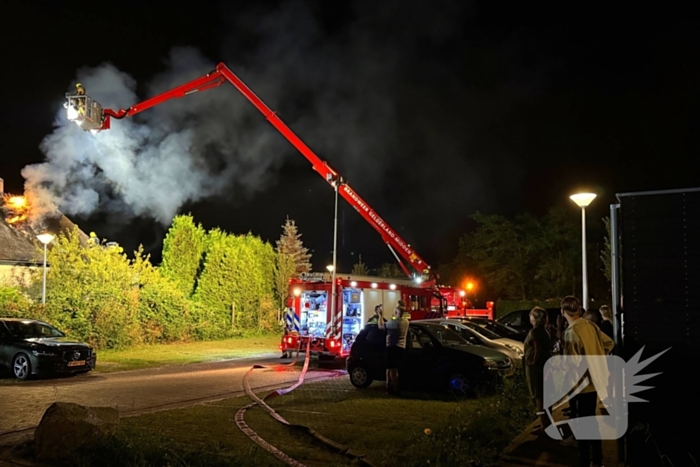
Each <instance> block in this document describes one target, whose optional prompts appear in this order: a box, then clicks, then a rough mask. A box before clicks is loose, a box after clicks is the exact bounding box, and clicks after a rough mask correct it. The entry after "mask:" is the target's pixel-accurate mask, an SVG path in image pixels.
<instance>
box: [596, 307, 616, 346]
mask: <svg viewBox="0 0 700 467" xmlns="http://www.w3.org/2000/svg"><path fill="white" fill-rule="evenodd" d="M600 315H601V316H602V317H603V322H602V323H600V324H599V325H598V326H600V330H601V331H603V332H604V333H605V334H606V335H607V336H608V337H609V338H610V339H612V340H615V330H614V327H613V322H612V317H613V316H612V311H611V310H610V307H609V306H607V305H603V306H601V307H600Z"/></svg>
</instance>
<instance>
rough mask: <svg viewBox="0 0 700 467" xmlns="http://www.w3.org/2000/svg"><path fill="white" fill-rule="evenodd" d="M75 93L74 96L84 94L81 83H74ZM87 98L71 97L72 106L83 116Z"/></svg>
mask: <svg viewBox="0 0 700 467" xmlns="http://www.w3.org/2000/svg"><path fill="white" fill-rule="evenodd" d="M75 95H76V96H86V95H87V93H86V91H85V88H84V87H83V85H82V84H80V83H77V84H76V85H75ZM86 100H87V99H86V98H85V97H77V98H75V99H73V102H72V104H73V108H75V110H77V111H78V115H80V116H81V117H82V116H85V107H86V102H85V101H86Z"/></svg>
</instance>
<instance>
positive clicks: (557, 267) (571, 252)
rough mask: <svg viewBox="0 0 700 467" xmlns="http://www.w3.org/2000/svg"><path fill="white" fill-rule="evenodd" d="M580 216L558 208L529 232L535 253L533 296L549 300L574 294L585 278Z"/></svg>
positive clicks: (528, 230)
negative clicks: (582, 264)
mask: <svg viewBox="0 0 700 467" xmlns="http://www.w3.org/2000/svg"><path fill="white" fill-rule="evenodd" d="M576 214H577V212H574V211H573V210H571V209H564V208H560V207H555V208H552V209H550V211H549V212H548V213H547V215H546V216H544V218H542V219H541V220H540V221H535V222H533V224H531V226H530V227H531V228H530V229H526V232H527V236H526V239H525V241H526V242H527V243H528V244H530V245H532V248H533V251H534V253H535V254H534V255H533V256H534V264H533V266H534V274H533V279H534V282H533V290H532V292H533V294H534V295H536V296H534V297H530V298H535V299H541V300H546V299H549V298H560V297H563V296H565V295H569V294H573V293H575V292H576V288H577V286H578V284H579V283H580V279H581V275H580V270H581V250H580V245H581V228H580V225H579V224H578V222H577V221H578V216H577V215H576Z"/></svg>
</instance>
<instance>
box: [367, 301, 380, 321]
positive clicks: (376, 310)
mask: <svg viewBox="0 0 700 467" xmlns="http://www.w3.org/2000/svg"><path fill="white" fill-rule="evenodd" d="M383 315H384V308H383V306H382V305H377V306H375V307H374V315H373V316H372V317H371V318H370V319H369V320H367V324H379V317H380V316H383Z"/></svg>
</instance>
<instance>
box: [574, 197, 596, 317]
mask: <svg viewBox="0 0 700 467" xmlns="http://www.w3.org/2000/svg"><path fill="white" fill-rule="evenodd" d="M595 197H596V195H595V194H594V193H578V194H575V195H571V196H570V198H571V200H572V201H573V202H574V203H576V204H577V205H578V206H579V207H580V208H581V264H582V266H581V269H582V277H583V308H584V309H585V310H586V311H588V267H587V264H586V256H587V255H586V206H588V205H589V204H591V202H592V201H593V200H594V199H595Z"/></svg>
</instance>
